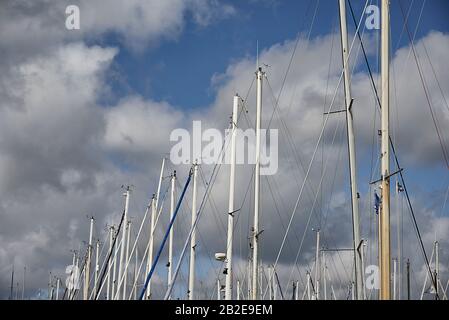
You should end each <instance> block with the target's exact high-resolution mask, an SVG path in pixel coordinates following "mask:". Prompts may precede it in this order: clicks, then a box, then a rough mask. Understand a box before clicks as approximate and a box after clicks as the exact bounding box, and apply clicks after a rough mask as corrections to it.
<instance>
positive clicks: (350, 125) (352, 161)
mask: <svg viewBox="0 0 449 320" xmlns="http://www.w3.org/2000/svg"><path fill="white" fill-rule="evenodd" d="M345 1H346V0H339V7H340V32H341V47H342V57H343V69H344V89H345V104H346V108H345V109H346V122H347V134H348V151H349V173H350V185H351V207H352V223H353V226H352V228H353V238H354V239H353V240H354V243H353V246H354V263H355V268H354V271H355V277H354V280H355V283H356V286H355V290H356V296H357V299H358V300H363V270H362V257H361V253H360V251H359V248H361V246H360V222H359V203H358V196H357V172H356V157H355V139H354V119H353V115H352V108H351V107H352V97H351V79H350V71H349V49H348V31H347V25H346V3H345Z"/></svg>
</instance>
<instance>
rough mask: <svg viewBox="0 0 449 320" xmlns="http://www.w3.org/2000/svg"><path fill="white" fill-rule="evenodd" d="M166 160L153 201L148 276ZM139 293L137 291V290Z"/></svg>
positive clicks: (149, 293)
mask: <svg viewBox="0 0 449 320" xmlns="http://www.w3.org/2000/svg"><path fill="white" fill-rule="evenodd" d="M164 167H165V158H162V165H161V173H160V174H159V183H158V185H157V192H156V195H153V199H152V200H151V222H150V238H149V240H148V241H149V248H148V261H147V271H146V274H148V273H149V272H150V269H151V266H152V264H153V251H154V228H155V222H156V214H157V212H158V208H159V196H160V192H161V185H162V178H163V175H164ZM136 291H137V289H136ZM150 298H151V279H150V281H149V282H148V287H147V292H146V299H150Z"/></svg>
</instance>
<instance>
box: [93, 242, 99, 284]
mask: <svg viewBox="0 0 449 320" xmlns="http://www.w3.org/2000/svg"><path fill="white" fill-rule="evenodd" d="M99 256H100V240H97V245H96V248H95V278H94V292H96V291H97V285H98V273H99V272H100V264H99V263H100V261H99V259H100V257H99Z"/></svg>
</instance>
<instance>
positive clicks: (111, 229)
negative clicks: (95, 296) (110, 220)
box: [106, 226, 114, 300]
mask: <svg viewBox="0 0 449 320" xmlns="http://www.w3.org/2000/svg"><path fill="white" fill-rule="evenodd" d="M113 244H114V227H113V226H111V227H109V253H110V254H112V250H113V247H112V246H113ZM111 265H112V263H111V260H110V259H109V261H108V273H107V275H106V276H107V277H108V282H107V283H106V300H109V297H110V294H111ZM112 294H114V293H112Z"/></svg>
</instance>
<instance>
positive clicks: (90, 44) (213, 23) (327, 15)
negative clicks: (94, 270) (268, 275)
mask: <svg viewBox="0 0 449 320" xmlns="http://www.w3.org/2000/svg"><path fill="white" fill-rule="evenodd" d="M370 3H372V4H374V5H377V4H378V1H370ZM70 4H75V5H77V6H79V8H80V18H81V23H80V30H67V29H66V28H65V19H66V15H65V8H66V7H67V6H68V5H70ZM351 5H352V7H353V9H354V13H355V16H356V19H360V16H361V14H362V11H363V8H364V6H365V1H360V0H351ZM401 6H402V10H401ZM347 9H348V15H347V19H348V30H349V42H350V43H352V41H353V37H354V35H355V33H354V32H355V26H354V24H353V22H352V17H351V15H350V12H349V6H348V5H347ZM402 12H404V14H405V15H407V16H408V20H407V22H408V24H407V25H408V28H409V31H410V34H411V37H412V38H413V39H414V45H415V48H416V52H417V56H418V62H419V64H420V67H421V69H422V70H423V75H424V80H425V83H426V89H427V90H428V92H429V94H430V101H431V104H432V107H433V112H434V115H435V117H436V121H437V125H438V128H439V130H440V132H441V137H442V144H443V145H444V146H445V148H446V149H447V148H449V135H448V132H447V129H446V128H447V127H448V125H449V107H448V106H447V100H448V95H449V67H448V66H447V63H446V61H447V58H446V57H447V52H448V50H449V34H448V32H449V22H448V20H447V14H448V13H449V5H448V4H447V1H445V0H427V1H425V2H422V1H411V2H410V1H398V0H395V1H391V13H390V20H391V66H392V68H391V72H392V74H391V78H392V80H391V81H392V85H391V88H392V90H391V101H392V103H391V104H392V112H391V117H392V120H391V121H392V138H393V141H394V143H395V147H396V150H397V152H398V157H399V159H400V162H401V165H402V166H403V167H404V176H405V179H406V182H407V187H408V189H409V193H410V195H411V201H412V204H413V207H414V210H415V213H416V215H417V221H418V224H419V227H420V231H421V233H422V236H423V240H424V244H425V248H426V251H427V254H428V255H429V256H430V254H431V252H432V244H433V241H434V240H435V239H438V241H439V242H440V243H441V245H440V248H441V260H442V261H443V263H442V264H443V266H442V267H441V270H442V276H441V281H442V285H443V286H444V285H445V284H446V282H447V281H448V276H449V271H448V267H449V265H448V262H449V251H448V249H447V248H448V246H449V237H448V232H449V214H448V213H449V211H448V210H449V209H448V206H447V205H445V203H446V202H445V198H447V192H446V191H448V185H449V174H448V169H447V167H446V166H445V162H444V158H443V156H442V148H441V145H440V142H439V140H438V136H437V132H436V129H435V125H434V122H433V121H432V117H431V113H430V111H429V107H428V105H427V101H426V97H425V92H424V90H423V86H422V84H421V81H420V76H419V73H418V69H417V67H416V62H415V60H414V55H413V52H412V51H411V49H412V48H411V45H410V40H409V38H408V34H407V30H406V29H404V19H403V13H402ZM361 32H362V34H363V42H364V46H365V49H366V51H367V54H368V61H369V63H370V66H371V68H372V72H373V74H374V79H375V82H376V83H377V81H378V75H379V60H378V59H379V55H378V52H379V41H378V39H379V31H378V30H367V29H366V28H363V25H362V29H361ZM296 39H299V40H298V42H296ZM296 44H297V46H296ZM295 47H296V49H295ZM293 52H295V54H294V55H293V58H292V54H293ZM257 54H258V57H259V61H260V63H261V64H264V65H267V66H266V67H265V71H266V75H267V79H268V82H266V83H265V84H264V96H263V98H264V108H263V114H262V117H263V121H262V125H263V126H267V125H268V119H269V118H270V116H271V115H272V114H273V110H274V103H273V98H275V97H278V95H279V93H280V92H281V94H280V97H281V98H280V100H279V111H277V112H276V114H275V117H274V120H273V123H272V124H270V126H271V127H272V128H275V129H278V130H279V132H280V133H279V142H280V148H279V170H278V173H277V174H276V175H275V176H270V177H264V178H263V179H262V187H261V188H262V189H261V190H262V191H261V194H262V196H261V203H262V208H263V209H262V212H261V228H263V229H264V236H263V237H262V240H261V241H262V247H263V249H261V250H262V251H261V258H262V260H263V261H264V263H265V266H267V265H268V264H273V263H275V261H276V257H277V254H278V252H279V250H280V246H281V242H282V237H280V235H283V234H284V232H285V231H286V226H287V224H288V222H289V221H290V218H291V217H293V218H291V221H292V225H291V229H290V231H289V232H288V233H287V236H286V246H285V247H284V248H283V249H282V251H281V254H280V255H279V262H278V272H279V274H280V277H281V282H282V283H283V284H284V283H285V287H288V288H290V282H291V281H293V280H298V281H300V283H301V285H302V287H301V288H303V281H304V278H305V272H306V270H310V268H311V267H312V265H313V263H314V246H315V235H314V232H313V231H312V228H315V229H316V228H320V229H321V230H322V234H323V239H324V240H323V241H324V243H323V246H325V247H348V246H350V245H351V237H352V235H351V234H352V231H351V230H352V229H351V215H350V205H349V202H348V201H349V199H350V198H349V193H348V191H349V187H348V185H349V181H348V168H347V150H346V148H347V144H346V140H345V139H346V132H345V123H344V118H343V117H341V116H340V115H336V116H332V117H330V118H329V120H328V122H327V125H326V127H325V131H324V135H323V142H322V143H320V144H319V148H318V153H317V158H316V159H314V161H312V164H313V165H312V166H311V170H310V176H309V177H308V178H307V179H306V183H305V189H304V190H305V191H304V193H301V192H300V190H301V184H302V183H303V181H304V179H305V174H304V172H305V170H304V168H307V166H308V164H309V162H310V161H311V159H312V154H313V153H314V148H315V145H316V142H317V139H318V137H319V135H320V131H321V128H322V125H323V121H325V120H324V119H325V118H324V117H323V110H327V109H329V108H330V107H331V106H332V108H333V109H337V108H338V106H339V105H340V106H341V104H342V103H343V90H342V87H341V85H340V86H337V85H338V83H339V81H338V80H339V76H340V74H341V68H342V67H341V53H340V35H339V17H338V2H337V1H323V0H321V1H316V0H310V1H276V0H248V1H226V0H185V1H181V0H167V1H157V0H151V1H138V0H130V1H126V2H123V1H119V0H113V1H100V0H96V1H92V0H90V1H88V0H71V1H50V0H39V1H28V0H22V1H3V2H2V3H1V4H0V55H1V56H2V61H1V62H0V101H1V103H0V191H1V194H2V196H1V197H0V221H1V223H0V243H1V246H0V270H1V273H0V298H4V299H7V298H8V297H9V294H10V288H9V287H10V276H11V270H12V266H13V265H14V267H15V270H16V279H17V281H18V282H19V283H20V287H21V285H22V283H23V275H22V272H23V268H24V267H26V270H27V271H26V288H25V293H24V296H25V297H28V298H32V299H35V298H43V297H46V295H47V288H48V278H49V272H52V275H53V276H56V277H60V278H61V279H62V281H63V282H64V279H65V277H66V275H65V267H66V266H67V265H69V264H71V259H72V258H71V254H72V253H71V250H78V251H81V252H84V251H85V249H86V243H85V241H86V239H88V224H89V221H88V218H87V217H88V216H92V215H93V216H94V217H95V221H96V224H95V236H94V237H95V239H97V238H98V239H99V241H100V243H101V246H102V248H103V247H104V248H106V246H103V244H105V241H106V240H105V239H107V226H111V225H117V224H118V221H119V215H120V212H121V210H122V208H123V197H122V192H123V190H122V188H121V186H122V185H132V186H133V192H132V195H131V202H130V212H131V214H130V215H131V216H132V219H133V228H134V229H133V230H134V231H133V233H132V236H133V237H135V236H136V234H137V230H138V226H139V224H140V221H141V219H142V217H143V214H144V212H145V207H146V205H147V203H148V201H149V199H150V197H151V194H152V193H154V192H155V190H156V187H157V179H158V176H159V170H160V165H161V159H162V157H164V156H166V155H167V153H169V152H170V148H171V146H172V142H170V139H169V137H170V133H171V132H172V130H174V129H176V128H186V129H188V130H190V129H191V128H192V121H194V120H200V121H202V123H203V126H204V127H205V128H206V127H208V128H216V129H218V130H220V131H221V132H223V131H224V129H225V128H227V126H228V123H229V116H230V113H231V107H232V96H233V95H234V94H235V93H239V94H240V95H241V96H245V95H246V93H247V92H249V94H248V99H247V101H246V108H247V113H245V118H246V120H245V119H243V118H242V119H241V120H242V123H243V125H242V126H243V127H244V128H248V127H251V124H252V123H254V120H255V89H254V86H251V83H252V79H253V77H254V72H255V70H256V63H257V62H256V57H257ZM290 59H292V63H291V67H290V68H289V69H288V68H287V67H288V65H289V61H290ZM350 66H351V69H352V94H353V97H354V99H355V100H354V107H353V108H354V117H355V130H356V143H357V145H356V147H357V164H358V183H359V191H360V194H361V198H360V208H361V221H362V227H361V229H362V237H363V238H364V239H367V240H368V245H367V257H368V261H369V263H373V264H374V263H376V261H375V260H376V254H377V251H376V249H375V248H376V244H375V237H376V236H375V234H376V231H375V220H376V218H375V214H374V213H373V210H372V203H371V202H372V195H373V192H374V187H375V186H373V185H371V184H370V182H371V181H373V180H376V179H377V177H378V176H379V173H378V170H379V167H378V153H379V140H378V139H377V134H376V132H377V130H378V129H379V123H380V121H379V114H378V112H377V111H376V108H377V107H376V104H375V101H374V95H373V92H372V88H371V85H370V80H369V77H368V73H367V68H366V65H365V62H364V60H363V56H362V53H361V51H360V43H359V42H358V41H357V40H356V41H354V48H353V50H352V54H351V60H350ZM287 69H288V73H287V76H286V78H285V83H284V76H285V74H286V70H287ZM283 83H284V85H283ZM268 84H269V86H268ZM281 88H282V89H281ZM249 89H251V90H249ZM271 90H272V92H271ZM281 90H282V91H281ZM334 92H335V101H334V99H333V96H334ZM332 101H333V102H334V103H332ZM212 169H213V167H212V166H206V165H205V166H202V169H201V170H202V172H203V178H202V181H201V183H200V187H199V194H200V198H202V197H203V194H204V190H205V181H207V180H208V178H209V177H210V175H211V173H212ZM172 170H177V171H178V177H179V186H178V189H180V188H181V187H182V186H183V183H184V181H185V177H186V173H187V170H188V166H174V165H173V164H169V165H168V170H167V172H166V175H169V174H170V171H172ZM237 170H238V180H239V181H237V195H238V196H237V199H236V203H238V204H241V211H240V213H239V214H238V219H237V220H238V222H237V225H236V235H235V238H236V239H237V242H238V243H237V244H236V248H235V252H236V258H235V263H236V266H237V267H236V270H237V278H239V279H242V281H244V275H245V268H246V266H245V265H246V264H247V258H248V254H249V250H248V248H249V246H248V241H247V238H248V235H249V231H250V227H251V223H252V217H251V212H252V210H253V209H252V208H253V207H252V204H251V201H253V200H252V197H253V195H252V193H251V192H249V193H248V195H247V196H245V194H246V190H251V167H250V166H240V167H239V168H238V169H237ZM323 172H324V173H323ZM373 172H374V174H373ZM228 174H229V168H228V166H222V169H221V171H220V173H219V174H218V175H217V178H216V182H215V183H214V187H213V191H212V196H211V199H208V201H207V202H206V205H205V209H204V212H205V214H204V217H203V218H202V220H201V222H200V224H199V227H198V230H199V232H200V236H199V238H200V240H199V247H198V270H199V271H198V272H199V274H200V275H199V277H198V278H199V280H198V281H199V282H200V283H201V285H198V286H199V287H201V288H202V289H201V290H199V293H198V296H200V295H204V297H206V298H209V297H211V295H213V294H214V292H215V289H214V286H215V283H216V278H217V277H218V278H220V279H222V274H221V272H222V265H220V264H219V263H218V262H217V261H214V260H213V258H211V257H213V254H214V253H215V252H220V251H223V250H224V249H223V248H224V246H225V236H226V228H225V225H226V214H225V213H224V212H226V210H227V193H228V191H227V190H228V183H229V182H228ZM321 176H322V178H321ZM320 180H321V182H320ZM167 187H168V180H167V179H164V183H163V188H162V189H163V190H166V188H167ZM164 188H165V189H164ZM300 194H301V196H299V195H300ZM191 196H192V195H191V191H190V190H189V191H188V194H187V196H186V197H187V198H188V200H186V202H185V204H183V207H182V212H181V214H180V218H179V220H180V221H178V222H177V224H176V225H175V232H176V234H178V235H179V236H178V237H177V240H176V242H175V259H178V258H179V253H180V250H181V248H182V246H183V244H184V241H185V238H186V236H187V232H188V227H187V226H188V225H189V224H190V216H189V215H190V212H189V210H190V209H189V208H190V203H191ZM298 197H299V199H300V202H299V203H300V205H299V206H298V207H297V208H296V209H295V202H296V200H297V198H298ZM315 197H316V199H315ZM392 203H393V211H394V212H393V216H392V228H393V229H394V232H395V233H394V234H393V235H392V239H393V240H392V241H393V242H392V247H393V248H394V250H393V255H394V256H398V255H399V252H398V251H397V249H396V248H397V247H398V244H397V241H396V235H397V234H396V233H397V232H396V230H403V231H402V235H401V237H402V241H401V242H402V243H403V248H402V260H401V262H402V264H404V261H405V259H406V257H407V258H411V259H412V268H413V272H414V274H413V276H414V284H413V288H414V292H416V297H418V295H419V292H420V290H421V287H422V285H423V281H424V277H425V274H426V273H425V267H424V260H423V259H422V256H420V255H416V254H415V253H416V251H417V248H418V247H417V246H418V242H417V239H416V236H415V234H414V231H413V226H412V224H411V223H410V215H409V211H408V210H407V203H406V201H405V198H404V195H400V196H398V197H397V198H396V197H395V196H393V198H392ZM165 206H166V207H165V208H168V200H167V203H166V204H165ZM166 210H168V209H165V210H164V213H168V212H165V211H166ZM396 218H397V220H396ZM161 219H162V220H161V226H160V228H159V229H158V230H157V231H156V233H157V234H156V238H157V241H156V242H157V243H160V240H161V238H162V236H163V231H164V228H165V227H166V224H167V222H168V216H167V215H162V218H161ZM134 223H136V225H134ZM144 225H145V226H146V224H144ZM398 225H399V226H401V227H400V228H398ZM397 228H398V229H397ZM217 235H218V236H217ZM145 236H147V234H145ZM138 248H139V251H141V252H143V251H144V249H145V246H143V242H142V243H139V247H138ZM105 250H107V249H105ZM103 252H104V251H103ZM412 257H413V258H412ZM164 259H166V252H165V251H164V255H163V257H162V260H164ZM164 261H165V260H164ZM186 261H187V263H186ZM328 261H329V270H330V271H329V272H330V276H331V277H332V280H331V279H330V281H329V282H330V283H333V284H334V285H335V288H336V291H337V292H338V295H339V298H343V297H345V296H346V293H347V292H346V291H347V288H346V286H347V285H348V283H349V282H350V280H349V278H350V277H349V276H348V272H349V273H350V272H351V271H350V270H351V263H352V260H351V257H350V256H349V255H348V254H344V253H342V254H340V253H338V254H330V255H329V259H328ZM164 265H165V263H162V262H161V263H160V264H159V266H158V269H157V272H156V279H155V289H154V290H155V296H156V297H161V295H163V292H164V288H165V285H164V283H165V281H166V280H165V278H166V270H165V269H166V268H165V267H164ZM187 265H188V259H185V260H184V262H183V265H182V268H181V278H180V280H179V284H178V285H177V287H176V288H175V294H176V295H177V296H179V297H181V298H182V297H184V296H185V283H186V279H187V278H186V277H187V275H188V270H187ZM18 270H19V271H18ZM15 285H16V284H15ZM301 290H302V289H301ZM374 294H375V293H373V295H374Z"/></svg>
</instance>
